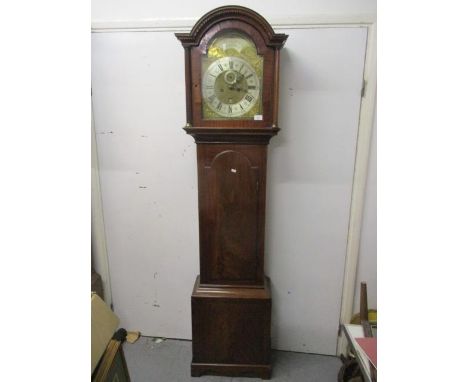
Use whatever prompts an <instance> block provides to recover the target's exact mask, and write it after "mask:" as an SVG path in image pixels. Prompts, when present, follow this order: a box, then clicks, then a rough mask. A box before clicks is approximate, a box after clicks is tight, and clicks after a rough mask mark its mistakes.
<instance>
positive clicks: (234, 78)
mask: <svg viewBox="0 0 468 382" xmlns="http://www.w3.org/2000/svg"><path fill="white" fill-rule="evenodd" d="M259 94H260V80H259V79H258V76H257V74H256V72H255V70H254V69H253V68H252V66H250V64H249V63H248V62H247V61H245V60H243V59H242V58H239V57H223V58H220V59H218V60H216V61H214V62H212V63H211V65H210V66H209V67H208V68H207V69H206V71H205V73H204V75H203V79H202V95H203V99H204V102H205V103H206V105H208V107H209V108H210V109H211V110H212V111H213V112H215V113H216V114H218V115H220V116H222V117H225V118H231V117H233V118H239V117H242V116H243V115H244V114H246V113H247V112H248V111H249V110H250V109H252V107H253V106H254V105H255V104H256V103H257V101H258V98H259Z"/></svg>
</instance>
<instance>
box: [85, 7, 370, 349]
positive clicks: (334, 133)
mask: <svg viewBox="0 0 468 382" xmlns="http://www.w3.org/2000/svg"><path fill="white" fill-rule="evenodd" d="M111 3H112V6H111ZM340 3H341V7H339V6H338V5H337V4H339V3H329V2H323V1H322V2H321V3H319V4H316V6H317V7H318V8H315V9H312V8H310V7H311V5H310V4H311V3H309V2H300V4H299V3H298V4H297V7H291V3H290V2H289V3H288V4H285V3H282V4H283V5H282V6H281V8H278V7H276V8H272V7H271V6H270V7H268V5H266V4H267V3H265V2H263V3H258V5H259V6H256V5H257V2H254V1H250V2H241V3H240V4H243V5H248V6H250V7H252V8H254V9H255V10H257V11H259V12H262V13H264V15H268V14H269V13H274V14H276V15H277V16H278V19H281V18H282V19H283V20H284V19H285V18H287V17H288V15H293V16H294V15H297V14H302V16H301V17H304V16H305V17H306V18H307V15H316V14H317V13H321V14H323V13H326V12H328V13H329V14H330V12H335V11H336V12H338V10H342V11H343V12H342V13H346V12H348V14H349V12H350V11H349V9H350V8H349V7H348V5H346V4H349V2H344V1H343V2H340ZM125 4H127V5H128V4H132V6H131V9H128V10H125V8H126V5H125ZM152 4H157V3H153V2H146V3H143V2H132V3H124V2H114V1H113V2H107V1H93V8H94V13H93V23H95V22H96V23H97V21H99V20H101V21H102V20H104V19H106V20H108V21H116V20H122V19H127V20H130V21H129V24H128V26H129V27H131V25H132V24H134V25H135V26H138V25H139V23H140V22H142V21H144V20H143V19H142V18H141V17H144V19H145V20H146V19H148V18H157V17H160V18H166V17H172V16H174V17H181V16H184V15H186V14H187V15H188V16H187V17H191V18H193V19H195V18H197V17H199V16H200V15H201V14H203V13H204V12H205V11H206V10H209V9H210V8H212V7H214V6H217V5H220V4H222V2H215V1H212V2H204V3H203V4H202V5H200V3H192V2H187V7H176V6H173V4H174V2H172V3H170V4H169V6H166V7H164V8H162V9H158V8H156V7H155V6H154V7H153V5H152ZM178 4H180V2H179V3H178ZM270 4H271V3H270ZM369 4H374V3H373V2H370V1H369V2H364V1H362V2H356V7H353V10H354V12H353V14H357V13H367V12H372V9H373V8H372V7H370V6H369ZM260 5H261V6H260ZM320 5H321V6H322V8H320ZM333 5H336V7H333ZM205 6H206V8H205ZM266 7H268V10H265V8H266ZM327 7H328V8H327ZM143 10H144V12H143ZM263 10H265V12H264V11H263ZM302 11H304V12H302ZM143 14H144V16H143ZM184 17H185V16H184ZM293 19H294V17H293ZM132 20H133V21H132ZM165 23H166V24H167V25H171V20H163V21H162V24H160V25H164V24H165ZM111 24H112V23H111ZM176 24H177V23H176ZM101 25H102V24H101ZM301 28H303V27H301ZM111 32H114V33H94V34H93V36H92V49H93V50H92V60H93V61H92V70H93V78H92V81H93V104H94V114H95V115H94V116H95V125H96V132H97V146H98V154H99V164H100V175H101V187H102V199H103V210H104V218H105V223H106V237H107V247H108V253H109V268H110V274H111V281H112V297H113V302H114V307H115V310H116V312H117V314H118V315H119V316H120V318H121V321H122V325H124V326H125V327H126V328H127V329H136V330H141V331H142V333H143V334H145V335H159V336H166V337H175V338H190V337H191V331H190V293H191V289H192V287H193V282H194V279H195V275H196V274H197V273H198V267H199V262H198V220H197V194H196V190H197V183H196V156H195V145H194V143H193V139H192V138H191V137H190V136H187V135H185V133H184V132H183V131H182V130H181V127H182V125H183V124H184V123H185V103H184V102H185V96H184V78H183V73H184V67H183V64H184V63H183V49H182V47H181V46H180V43H179V42H178V41H177V40H176V39H175V37H174V35H173V31H165V30H164V29H159V30H157V31H151V32H145V33H139V32H125V31H120V32H116V31H111ZM281 32H285V33H289V34H290V39H289V40H288V42H287V44H286V48H285V49H284V50H283V53H282V73H281V81H282V83H281V106H280V127H282V128H283V131H281V132H280V135H279V136H278V137H275V138H273V140H272V142H271V145H270V149H269V167H268V190H267V198H268V199H267V238H266V271H267V273H268V274H269V275H270V276H271V277H272V283H273V297H274V302H273V345H274V347H276V348H280V349H286V350H295V351H306V352H316V353H324V354H335V346H336V333H337V329H338V321H339V307H340V299H341V286H342V275H343V267H344V256H345V253H346V238H347V228H348V227H347V224H348V219H349V207H350V205H349V203H350V196H351V187H352V175H353V166H354V155H355V145H356V137H357V123H358V116H359V103H360V95H359V94H360V87H361V81H362V70H363V62H364V53H365V45H366V29H365V28H359V27H352V28H349V27H340V28H321V29H315V28H309V27H305V28H304V29H294V30H284V29H283V30H281ZM155 47H158V49H155ZM160 52H164V54H161V53H160ZM166 58H169V59H166ZM324 291H326V293H324Z"/></svg>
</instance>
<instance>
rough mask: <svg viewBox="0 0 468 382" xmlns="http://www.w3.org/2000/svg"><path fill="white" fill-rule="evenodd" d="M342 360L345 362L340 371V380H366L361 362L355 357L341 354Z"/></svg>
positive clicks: (357, 381) (353, 381) (343, 381)
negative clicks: (360, 365) (362, 372)
mask: <svg viewBox="0 0 468 382" xmlns="http://www.w3.org/2000/svg"><path fill="white" fill-rule="evenodd" d="M341 361H342V362H343V366H341V369H340V371H339V372H338V382H363V381H364V378H363V377H362V374H361V369H360V367H359V364H358V363H357V361H356V360H355V359H354V358H351V357H348V358H346V357H345V356H343V355H341Z"/></svg>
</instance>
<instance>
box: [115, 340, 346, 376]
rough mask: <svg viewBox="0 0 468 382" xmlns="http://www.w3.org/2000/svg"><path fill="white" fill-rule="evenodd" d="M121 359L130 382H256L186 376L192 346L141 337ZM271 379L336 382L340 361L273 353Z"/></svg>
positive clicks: (125, 351) (311, 355)
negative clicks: (128, 374) (123, 358)
mask: <svg viewBox="0 0 468 382" xmlns="http://www.w3.org/2000/svg"><path fill="white" fill-rule="evenodd" d="M124 353H125V359H126V360H127V366H128V369H129V373H130V378H131V380H132V382H186V381H195V382H259V381H262V380H261V379H258V378H230V377H216V376H204V377H200V378H192V377H191V376H190V362H191V361H192V343H191V342H190V341H179V340H165V341H163V342H160V343H158V342H157V340H156V339H154V338H151V337H141V338H140V339H139V340H138V341H137V342H136V343H134V344H129V343H125V344H124ZM272 361H273V375H272V379H271V381H278V382H286V381H288V382H289V381H291V382H303V381H307V382H336V381H337V375H338V370H339V369H340V367H341V361H340V360H339V359H338V358H337V357H332V356H323V355H316V354H305V353H293V352H285V351H273V359H272Z"/></svg>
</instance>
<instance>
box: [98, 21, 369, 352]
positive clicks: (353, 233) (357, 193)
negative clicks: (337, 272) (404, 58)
mask: <svg viewBox="0 0 468 382" xmlns="http://www.w3.org/2000/svg"><path fill="white" fill-rule="evenodd" d="M196 21H197V20H196V19H194V18H165V19H145V20H123V21H122V20H112V21H107V20H104V21H101V20H94V21H93V22H92V25H91V30H92V32H93V33H112V32H168V31H173V32H188V31H190V29H191V28H192V26H193V25H194V24H195V22H196ZM270 21H271V24H272V27H273V29H275V30H282V29H314V28H344V27H363V28H367V45H366V57H365V64H364V73H363V81H364V85H365V86H364V87H363V88H364V94H363V96H362V99H361V107H360V115H359V126H358V137H357V146H356V159H355V164H354V177H353V188H352V196H351V208H350V216H349V226H348V239H347V249H346V260H345V269H344V277H343V292H342V299H341V313H340V324H341V323H346V322H349V321H350V320H351V317H352V314H353V304H354V291H355V285H356V274H357V263H358V257H359V245H360V239H361V227H362V215H363V210H364V201H365V188H366V180H367V168H368V162H369V153H370V142H371V136H372V127H373V118H374V112H375V100H376V89H377V54H376V53H377V41H376V29H377V23H376V16H375V15H374V14H360V15H318V16H302V17H283V18H279V19H271V20H270ZM102 240H105V238H104V236H103V237H102ZM104 245H105V243H104ZM337 329H338V328H337ZM345 351H346V339H345V338H344V337H343V336H340V335H339V336H338V343H337V350H336V354H337V355H339V354H341V353H344V352H345Z"/></svg>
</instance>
